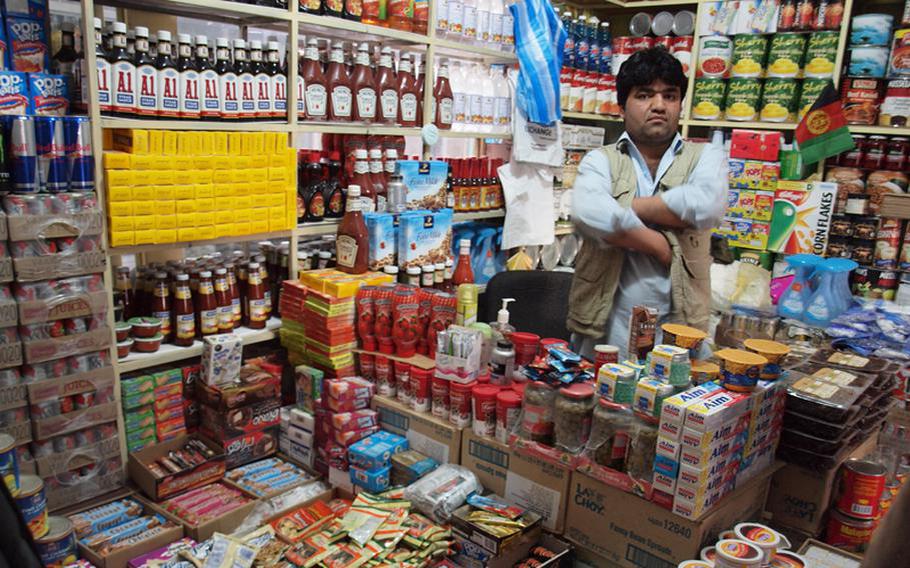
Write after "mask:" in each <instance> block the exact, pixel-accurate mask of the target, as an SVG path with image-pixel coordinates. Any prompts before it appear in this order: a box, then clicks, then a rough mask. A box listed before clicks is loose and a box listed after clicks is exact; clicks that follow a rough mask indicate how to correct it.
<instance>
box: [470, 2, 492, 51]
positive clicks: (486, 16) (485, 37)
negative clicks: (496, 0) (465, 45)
mask: <svg viewBox="0 0 910 568" xmlns="http://www.w3.org/2000/svg"><path fill="white" fill-rule="evenodd" d="M490 10H491V1H490V0H477V33H476V36H475V41H474V43H475V44H476V45H479V46H486V44H487V43H488V42H489V41H490Z"/></svg>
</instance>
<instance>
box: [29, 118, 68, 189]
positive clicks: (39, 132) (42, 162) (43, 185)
mask: <svg viewBox="0 0 910 568" xmlns="http://www.w3.org/2000/svg"><path fill="white" fill-rule="evenodd" d="M34 121H35V148H36V150H37V152H38V176H39V177H38V188H39V190H40V191H47V192H50V193H58V192H61V191H66V190H67V188H68V186H69V181H68V180H67V175H66V145H65V144H64V139H63V119H62V118H60V117H57V116H36V117H35V118H34Z"/></svg>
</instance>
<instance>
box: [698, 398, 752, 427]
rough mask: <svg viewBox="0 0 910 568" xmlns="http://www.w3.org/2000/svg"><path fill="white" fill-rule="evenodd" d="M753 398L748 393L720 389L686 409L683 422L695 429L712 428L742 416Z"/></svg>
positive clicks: (749, 406) (748, 408) (749, 407)
mask: <svg viewBox="0 0 910 568" xmlns="http://www.w3.org/2000/svg"><path fill="white" fill-rule="evenodd" d="M751 402H752V399H751V398H749V396H748V395H746V394H739V393H735V392H731V391H728V390H720V391H716V392H714V393H712V394H711V395H710V396H708V397H706V398H703V399H701V400H698V401H696V402H695V403H693V404H692V405H690V406H689V407H688V408H687V409H686V419H685V420H684V422H683V424H684V426H685V427H686V428H691V429H693V430H701V431H705V430H712V429H714V428H717V427H718V426H720V425H721V424H723V423H724V422H728V421H731V420H733V419H734V418H737V417H739V416H742V415H743V414H744V413H746V412H748V411H749V410H750V409H751Z"/></svg>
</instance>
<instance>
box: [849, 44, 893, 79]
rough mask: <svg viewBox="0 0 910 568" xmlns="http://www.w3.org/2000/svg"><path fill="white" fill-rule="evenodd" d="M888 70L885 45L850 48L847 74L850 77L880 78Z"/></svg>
mask: <svg viewBox="0 0 910 568" xmlns="http://www.w3.org/2000/svg"><path fill="white" fill-rule="evenodd" d="M887 70H888V48H887V47H854V48H852V49H851V50H850V64H849V65H848V66H847V74H849V75H850V76H851V77H870V78H874V79H881V78H883V77H884V76H885V73H886V72H887Z"/></svg>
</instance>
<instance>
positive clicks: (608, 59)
mask: <svg viewBox="0 0 910 568" xmlns="http://www.w3.org/2000/svg"><path fill="white" fill-rule="evenodd" d="M598 34H599V36H600V40H599V41H600V72H601V73H603V74H610V73H611V70H612V67H613V37H612V34H611V33H610V22H601V23H600V31H599V32H598Z"/></svg>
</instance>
